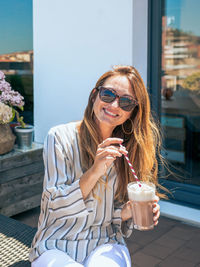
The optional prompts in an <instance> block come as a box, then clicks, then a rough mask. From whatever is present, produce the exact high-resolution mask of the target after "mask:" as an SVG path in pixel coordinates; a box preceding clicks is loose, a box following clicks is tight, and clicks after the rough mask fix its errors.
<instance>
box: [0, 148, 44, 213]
mask: <svg viewBox="0 0 200 267" xmlns="http://www.w3.org/2000/svg"><path fill="white" fill-rule="evenodd" d="M42 152H43V146H42V145H41V144H37V143H34V144H33V147H32V149H29V150H27V151H21V150H19V149H17V148H15V149H14V150H13V151H11V152H10V153H8V154H5V155H2V156H0V213H1V214H3V215H6V216H13V215H15V214H18V213H21V212H24V211H27V210H29V209H32V208H35V207H38V206H39V205H40V201H41V194H42V184H43V179H44V165H43V158H42Z"/></svg>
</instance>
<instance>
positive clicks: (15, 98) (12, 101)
mask: <svg viewBox="0 0 200 267" xmlns="http://www.w3.org/2000/svg"><path fill="white" fill-rule="evenodd" d="M23 100H24V97H23V96H21V95H20V94H19V93H18V92H15V91H13V90H10V91H4V92H2V94H1V95H0V102H2V103H4V104H7V105H9V106H15V107H22V106H23V105H24V102H23Z"/></svg>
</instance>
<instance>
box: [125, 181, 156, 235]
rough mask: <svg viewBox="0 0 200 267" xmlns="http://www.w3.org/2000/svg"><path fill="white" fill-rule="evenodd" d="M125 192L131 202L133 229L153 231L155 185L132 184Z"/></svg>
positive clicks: (144, 183)
mask: <svg viewBox="0 0 200 267" xmlns="http://www.w3.org/2000/svg"><path fill="white" fill-rule="evenodd" d="M127 190H128V197H129V200H130V202H131V209H132V217H133V223H134V228H135V229H137V230H150V229H153V228H154V221H153V203H154V198H155V185H154V184H152V183H147V182H139V183H138V182H132V183H129V184H128V186H127Z"/></svg>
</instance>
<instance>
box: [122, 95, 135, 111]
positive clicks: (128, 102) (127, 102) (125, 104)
mask: <svg viewBox="0 0 200 267" xmlns="http://www.w3.org/2000/svg"><path fill="white" fill-rule="evenodd" d="M119 106H120V108H122V109H123V110H125V111H131V110H132V109H133V108H134V106H135V104H134V101H133V100H132V99H130V98H128V97H120V99H119Z"/></svg>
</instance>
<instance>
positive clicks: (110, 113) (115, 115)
mask: <svg viewBox="0 0 200 267" xmlns="http://www.w3.org/2000/svg"><path fill="white" fill-rule="evenodd" d="M105 112H106V113H108V114H109V115H111V116H114V117H117V114H113V113H112V112H110V111H108V110H106V109H105Z"/></svg>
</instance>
